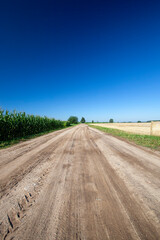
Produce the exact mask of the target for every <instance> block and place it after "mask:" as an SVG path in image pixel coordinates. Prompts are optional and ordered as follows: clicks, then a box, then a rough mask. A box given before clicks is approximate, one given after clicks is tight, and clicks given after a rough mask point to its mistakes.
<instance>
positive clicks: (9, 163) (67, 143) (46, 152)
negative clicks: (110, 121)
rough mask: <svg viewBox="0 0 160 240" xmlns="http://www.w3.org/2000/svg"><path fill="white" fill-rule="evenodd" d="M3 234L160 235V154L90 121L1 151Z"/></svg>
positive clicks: (101, 238)
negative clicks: (111, 133) (91, 123)
mask: <svg viewBox="0 0 160 240" xmlns="http://www.w3.org/2000/svg"><path fill="white" fill-rule="evenodd" d="M0 213H1V214H0V239H3V240H4V239H6V240H8V239H15V240H23V239H24V240H32V239H33V240H42V239H43V240H54V239H59V240H64V239H66V240H72V239H79V240H80V239H81V240H94V239H96V240H105V239H111V240H113V239H115V240H117V239H123V240H125V239H126V240H130V239H148V240H154V239H157V240H158V239H160V153H158V152H153V151H151V150H148V149H145V148H142V147H138V146H135V145H133V144H129V143H127V142H125V141H122V140H119V139H117V138H115V137H112V136H109V135H107V134H105V133H103V132H100V131H98V130H96V129H92V128H89V127H88V126H87V125H83V124H81V125H78V126H76V127H73V128H69V129H65V130H61V131H57V132H54V133H50V134H48V135H45V136H41V137H38V138H36V139H33V140H30V141H27V142H24V143H20V144H17V145H15V146H13V147H10V148H8V149H4V150H1V151H0Z"/></svg>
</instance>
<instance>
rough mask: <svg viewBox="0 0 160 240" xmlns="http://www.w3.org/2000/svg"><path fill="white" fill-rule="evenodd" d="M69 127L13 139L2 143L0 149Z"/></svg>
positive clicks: (0, 142)
mask: <svg viewBox="0 0 160 240" xmlns="http://www.w3.org/2000/svg"><path fill="white" fill-rule="evenodd" d="M76 125H77V124H72V125H71V126H69V127H73V126H76ZM69 127H63V128H59V129H54V130H50V131H45V132H41V133H37V134H33V135H29V136H25V137H21V138H16V139H13V140H8V141H0V149H2V148H7V147H10V146H12V145H14V144H16V143H19V142H23V141H27V140H29V139H32V138H36V137H40V136H42V135H45V134H48V133H51V132H55V131H58V130H61V129H65V128H69Z"/></svg>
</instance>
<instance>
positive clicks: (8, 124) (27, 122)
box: [0, 110, 65, 141]
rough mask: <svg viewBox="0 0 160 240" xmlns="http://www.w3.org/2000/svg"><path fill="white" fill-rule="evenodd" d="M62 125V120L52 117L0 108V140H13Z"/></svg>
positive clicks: (59, 127)
mask: <svg viewBox="0 0 160 240" xmlns="http://www.w3.org/2000/svg"><path fill="white" fill-rule="evenodd" d="M64 127H65V122H64V121H60V120H55V119H54V118H47V117H40V116H34V115H29V114H26V113H25V112H16V111H13V112H9V111H4V110H0V141H8V140H13V139H16V138H21V137H25V136H30V135H33V134H38V133H42V132H45V131H50V130H54V129H61V128H64Z"/></svg>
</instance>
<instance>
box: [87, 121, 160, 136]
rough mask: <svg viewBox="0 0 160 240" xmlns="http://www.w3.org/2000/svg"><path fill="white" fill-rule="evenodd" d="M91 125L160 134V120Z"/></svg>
mask: <svg viewBox="0 0 160 240" xmlns="http://www.w3.org/2000/svg"><path fill="white" fill-rule="evenodd" d="M92 125H95V126H100V127H106V128H115V129H119V130H123V131H125V132H129V133H135V134H143V135H154V136H160V122H153V123H152V129H151V123H94V124H92Z"/></svg>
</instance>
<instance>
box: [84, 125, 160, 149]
mask: <svg viewBox="0 0 160 240" xmlns="http://www.w3.org/2000/svg"><path fill="white" fill-rule="evenodd" d="M88 125H89V126H90V127H92V128H96V129H98V130H101V131H103V132H106V133H108V134H111V135H113V136H118V137H120V138H123V139H127V140H129V141H132V142H134V143H136V144H138V145H141V146H144V147H149V148H152V149H156V150H159V151H160V137H159V136H149V135H138V134H132V133H127V132H125V131H122V130H118V129H113V128H105V127H100V126H95V125H94V126H93V125H90V124H88Z"/></svg>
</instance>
